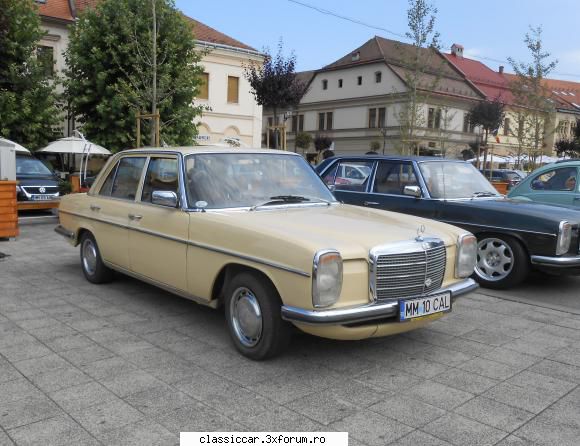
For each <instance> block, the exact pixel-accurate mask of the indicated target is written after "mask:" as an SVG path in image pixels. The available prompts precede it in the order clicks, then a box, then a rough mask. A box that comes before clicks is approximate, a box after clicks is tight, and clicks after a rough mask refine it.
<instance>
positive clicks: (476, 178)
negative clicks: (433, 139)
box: [419, 161, 499, 199]
mask: <svg viewBox="0 0 580 446" xmlns="http://www.w3.org/2000/svg"><path fill="white" fill-rule="evenodd" d="M419 168H420V169H421V173H422V174H423V178H424V179H425V183H426V184H427V188H428V189H429V193H430V194H431V197H433V198H446V199H453V198H474V197H483V196H499V194H498V193H497V191H496V190H495V188H494V187H493V186H492V185H491V184H490V183H489V181H487V180H486V179H485V177H484V176H483V175H482V174H481V173H480V172H479V171H478V170H477V169H476V168H475V167H473V166H472V165H471V164H468V163H458V162H445V161H433V162H424V163H419Z"/></svg>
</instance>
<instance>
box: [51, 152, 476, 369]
mask: <svg viewBox="0 0 580 446" xmlns="http://www.w3.org/2000/svg"><path fill="white" fill-rule="evenodd" d="M59 216H60V224H59V226H58V227H57V228H56V231H57V232H58V233H59V234H61V235H63V236H65V237H66V238H67V239H68V240H69V242H70V243H71V244H73V245H74V246H77V245H80V260H81V267H82V271H83V273H84V275H85V277H86V278H87V280H89V281H90V282H92V283H95V284H100V283H105V282H108V281H110V280H112V279H113V277H114V271H118V272H121V273H123V274H128V275H131V276H134V277H136V278H138V279H141V280H144V281H146V282H149V283H151V284H153V285H156V286H158V287H161V288H163V289H166V290H169V291H171V292H173V293H175V294H178V295H180V296H183V297H185V298H188V299H191V300H194V301H195V302H198V303H200V304H203V305H208V306H210V307H213V308H217V307H219V306H220V305H224V306H225V314H226V318H227V322H228V326H229V331H230V334H231V338H232V340H233V343H234V345H235V346H236V348H237V349H238V350H239V351H240V352H241V353H242V354H243V355H245V356H248V357H250V358H253V359H264V358H268V357H272V356H274V355H276V354H277V353H279V352H281V351H282V350H283V349H284V348H285V347H286V345H287V344H288V342H289V339H290V335H291V332H292V326H295V327H298V328H299V329H300V330H302V331H304V332H307V333H310V334H313V335H316V336H322V337H326V338H332V339H364V338H369V337H376V336H386V335H391V334H395V333H401V332H405V331H408V330H413V329H416V328H419V327H422V326H424V325H425V324H426V323H428V322H429V321H432V320H434V319H438V318H440V317H442V316H443V315H444V314H445V313H447V312H449V311H451V309H452V305H453V301H454V300H455V298H457V297H458V296H461V295H463V294H466V293H468V292H470V291H473V290H474V289H475V288H476V287H477V285H476V284H475V282H474V281H473V280H472V279H470V278H469V277H470V276H471V274H472V273H473V268H474V265H475V258H476V247H477V242H476V239H475V238H474V237H473V236H472V235H471V234H470V233H468V232H465V231H464V230H461V229H458V228H456V227H454V226H450V225H446V224H443V223H438V222H435V221H432V220H426V219H421V218H417V217H413V216H409V215H403V214H398V213H393V212H385V211H380V210H374V209H364V208H360V207H355V206H349V205H345V204H342V203H339V202H338V201H336V199H335V198H334V196H333V194H332V192H331V191H330V190H329V189H328V188H327V186H326V185H325V184H324V183H323V182H322V180H321V179H320V178H319V177H318V176H317V175H316V173H315V172H314V170H313V169H312V168H311V167H310V166H309V165H308V163H307V162H306V161H305V160H304V159H303V158H302V157H301V156H299V155H297V154H294V153H288V152H279V151H273V150H259V149H256V150H248V149H240V148H235V149H227V148H223V147H210V146H206V147H204V146H198V147H187V148H175V149H173V148H172V149H167V148H163V149H137V150H127V151H124V152H120V153H118V154H116V155H115V156H113V157H111V159H110V160H109V162H108V164H107V165H106V166H105V168H104V169H103V170H102V172H101V173H100V175H99V176H98V178H97V179H96V181H95V183H94V184H93V186H92V187H91V189H90V191H89V192H88V193H87V194H73V195H67V196H65V197H63V198H62V201H61V205H60V211H59Z"/></svg>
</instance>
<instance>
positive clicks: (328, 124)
mask: <svg viewBox="0 0 580 446" xmlns="http://www.w3.org/2000/svg"><path fill="white" fill-rule="evenodd" d="M332 118H333V113H332V112H328V113H326V130H332Z"/></svg>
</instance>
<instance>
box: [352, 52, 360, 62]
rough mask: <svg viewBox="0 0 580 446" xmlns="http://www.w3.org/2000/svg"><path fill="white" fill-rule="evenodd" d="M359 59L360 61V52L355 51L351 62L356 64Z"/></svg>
mask: <svg viewBox="0 0 580 446" xmlns="http://www.w3.org/2000/svg"><path fill="white" fill-rule="evenodd" d="M359 59H360V51H355V52H354V53H352V55H351V60H352V61H353V62H356V61H357V60H359Z"/></svg>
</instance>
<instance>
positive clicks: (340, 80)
mask: <svg viewBox="0 0 580 446" xmlns="http://www.w3.org/2000/svg"><path fill="white" fill-rule="evenodd" d="M338 88H342V79H339V80H338Z"/></svg>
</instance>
